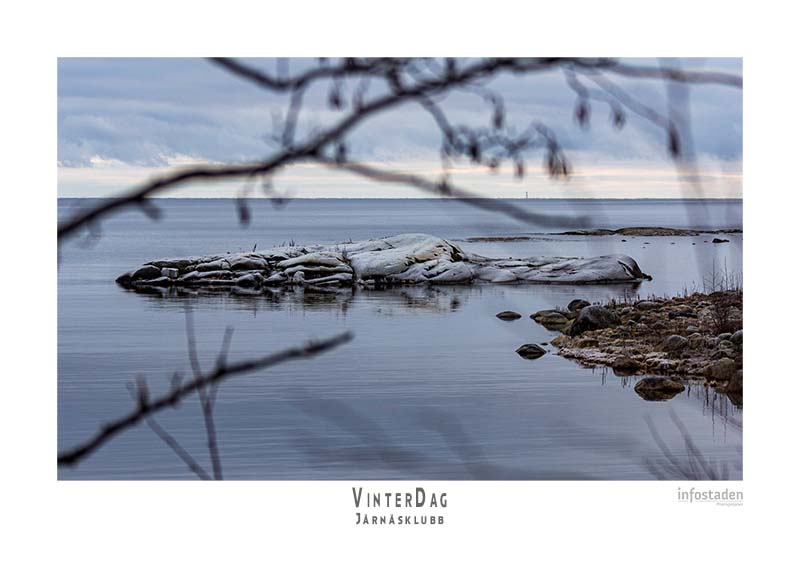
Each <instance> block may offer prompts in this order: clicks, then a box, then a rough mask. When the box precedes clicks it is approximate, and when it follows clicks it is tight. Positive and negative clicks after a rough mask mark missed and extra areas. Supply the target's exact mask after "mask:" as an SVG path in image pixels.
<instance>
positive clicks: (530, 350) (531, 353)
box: [516, 344, 547, 359]
mask: <svg viewBox="0 0 800 572" xmlns="http://www.w3.org/2000/svg"><path fill="white" fill-rule="evenodd" d="M516 351H517V353H518V354H519V355H520V356H522V357H524V358H525V359H537V358H540V357H542V356H543V355H544V354H546V353H547V350H545V349H544V348H542V346H540V345H539V344H525V345H522V346H520V347H518V348H517V350H516Z"/></svg>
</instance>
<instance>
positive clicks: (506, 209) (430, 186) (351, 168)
mask: <svg viewBox="0 0 800 572" xmlns="http://www.w3.org/2000/svg"><path fill="white" fill-rule="evenodd" d="M314 160H315V161H316V162H317V163H320V164H321V165H325V166H326V167H330V168H331V169H338V170H342V171H348V172H350V173H354V174H356V175H360V176H362V177H366V178H368V179H372V180H374V181H380V182H382V183H401V184H404V185H408V186H411V187H414V188H417V189H420V190H423V191H425V192H428V193H431V194H435V195H438V196H440V197H447V198H453V199H458V200H459V201H461V202H463V203H466V204H469V205H472V206H474V207H477V208H479V209H483V210H487V211H491V212H498V213H502V214H505V215H507V216H509V217H511V218H513V219H516V220H518V221H521V222H527V223H532V224H539V225H542V226H560V225H564V224H577V225H579V226H581V225H583V224H584V223H585V222H586V218H585V217H573V216H559V215H549V214H541V213H535V212H531V211H528V210H525V209H523V208H521V207H518V206H517V205H515V204H514V203H511V202H508V201H499V200H492V199H487V198H484V197H480V196H478V195H475V194H472V193H470V192H469V191H466V190H464V189H461V188H459V187H457V186H455V185H453V184H451V183H450V182H448V181H446V180H442V181H440V182H433V181H429V180H427V179H425V178H423V177H419V176H417V175H409V174H407V173H399V172H395V171H389V170H385V169H379V168H376V167H372V166H368V165H365V164H362V163H340V162H338V161H336V160H335V159H331V158H328V157H316V158H315V159H314Z"/></svg>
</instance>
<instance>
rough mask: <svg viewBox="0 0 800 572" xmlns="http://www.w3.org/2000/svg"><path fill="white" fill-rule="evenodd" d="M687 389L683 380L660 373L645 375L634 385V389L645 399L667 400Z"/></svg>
mask: <svg viewBox="0 0 800 572" xmlns="http://www.w3.org/2000/svg"><path fill="white" fill-rule="evenodd" d="M685 389H686V388H685V387H684V386H683V384H682V383H681V382H679V381H675V380H672V379H669V378H666V377H663V376H660V375H648V376H647V377H643V378H642V379H641V380H639V382H638V383H637V384H636V385H635V386H634V387H633V390H634V391H635V392H636V393H637V394H638V395H639V397H641V398H642V399H644V400H645V401H666V400H667V399H672V398H673V397H675V396H676V395H678V394H679V393H681V392H682V391H684V390H685Z"/></svg>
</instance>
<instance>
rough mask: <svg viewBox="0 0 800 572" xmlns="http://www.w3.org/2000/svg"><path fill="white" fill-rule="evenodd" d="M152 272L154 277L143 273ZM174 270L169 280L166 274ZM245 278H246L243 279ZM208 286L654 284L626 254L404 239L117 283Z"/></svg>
mask: <svg viewBox="0 0 800 572" xmlns="http://www.w3.org/2000/svg"><path fill="white" fill-rule="evenodd" d="M142 268H144V269H145V270H146V269H148V268H150V269H152V272H150V274H152V276H150V274H148V272H146V271H145V270H142ZM163 268H169V269H170V271H169V272H168V273H166V274H167V276H161V274H162V272H161V270H160V269H163ZM245 276H247V278H244V277H245ZM156 277H160V278H163V279H166V280H162V279H160V280H159V282H158V286H164V285H167V286H170V285H175V286H183V287H192V288H195V287H202V286H204V285H208V284H214V285H220V283H221V282H223V281H225V280H227V281H230V282H232V283H234V284H235V283H236V281H237V280H239V279H242V280H241V282H242V283H248V284H250V283H253V282H254V283H255V284H257V285H258V286H259V287H262V285H263V286H264V287H266V286H267V285H270V284H271V285H275V284H282V283H287V284H297V285H304V286H308V287H313V286H320V287H321V286H325V287H329V286H336V285H346V284H351V283H353V282H356V283H358V284H362V285H370V284H374V283H379V282H380V283H384V284H421V283H444V284H466V283H470V282H494V283H506V282H530V283H562V284H598V283H613V282H638V281H641V280H647V279H650V277H649V276H648V275H647V274H645V273H644V272H642V271H641V269H640V268H639V265H638V264H637V263H636V261H635V260H634V259H633V258H631V257H629V256H625V255H608V256H597V257H593V258H566V257H554V256H534V257H530V258H522V259H493V258H488V257H485V256H481V255H479V254H475V253H470V252H465V251H464V250H462V249H461V248H460V247H459V246H457V245H455V244H453V243H451V242H449V241H448V240H445V239H443V238H439V237H436V236H431V235H428V234H400V235H397V236H390V237H386V238H380V239H373V240H364V241H361V242H354V243H348V244H340V245H336V246H319V245H317V246H306V247H299V246H291V247H275V248H271V249H268V250H262V251H258V252H248V253H234V254H226V255H214V256H204V257H197V258H190V259H181V260H162V261H153V262H149V263H147V265H145V266H143V267H140V269H138V270H136V271H134V272H127V273H125V274H123V275H122V276H120V277H119V278H118V279H117V281H118V282H119V283H120V284H121V285H122V286H124V287H126V288H136V287H137V286H152V285H153V284H152V278H156Z"/></svg>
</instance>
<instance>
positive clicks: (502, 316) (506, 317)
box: [497, 310, 522, 322]
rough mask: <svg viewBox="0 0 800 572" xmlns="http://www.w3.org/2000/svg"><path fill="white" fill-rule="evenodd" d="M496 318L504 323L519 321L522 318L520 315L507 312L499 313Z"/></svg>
mask: <svg viewBox="0 0 800 572" xmlns="http://www.w3.org/2000/svg"><path fill="white" fill-rule="evenodd" d="M497 317H498V318H500V319H501V320H505V321H506V322H510V321H511V320H519V319H520V318H521V317H522V315H521V314H517V313H516V312H511V311H508V310H507V311H505V312H500V313H499V314H497Z"/></svg>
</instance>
